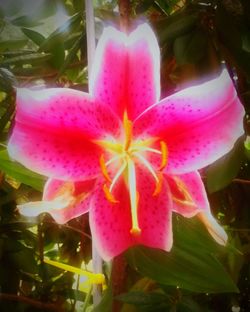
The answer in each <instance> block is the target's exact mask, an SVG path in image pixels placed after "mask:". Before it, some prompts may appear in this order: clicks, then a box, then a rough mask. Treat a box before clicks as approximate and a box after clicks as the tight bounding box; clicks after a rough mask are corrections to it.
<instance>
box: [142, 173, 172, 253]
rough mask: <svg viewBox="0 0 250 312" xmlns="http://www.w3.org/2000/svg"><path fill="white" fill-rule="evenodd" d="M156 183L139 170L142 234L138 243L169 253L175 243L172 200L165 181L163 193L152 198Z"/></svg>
mask: <svg viewBox="0 0 250 312" xmlns="http://www.w3.org/2000/svg"><path fill="white" fill-rule="evenodd" d="M154 190H155V181H154V179H153V178H152V176H151V175H149V174H148V173H145V172H143V171H142V170H138V191H139V195H140V197H139V208H138V209H139V224H140V226H141V229H142V232H141V235H140V236H138V238H137V242H138V243H140V244H142V245H146V246H148V247H153V248H160V249H163V250H166V251H169V250H170V249H171V247H172V243H173V236H172V235H173V234H172V213H171V211H172V198H171V196H170V191H169V188H168V185H167V183H166V181H165V180H163V185H162V189H161V192H160V193H159V194H158V195H157V196H152V194H153V193H154Z"/></svg>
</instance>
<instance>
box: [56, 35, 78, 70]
mask: <svg viewBox="0 0 250 312" xmlns="http://www.w3.org/2000/svg"><path fill="white" fill-rule="evenodd" d="M83 38H84V36H83V35H82V36H81V37H80V38H78V39H77V40H76V41H75V43H74V45H73V47H72V49H71V50H70V51H69V53H68V55H67V57H66V58H65V61H64V63H63V65H62V67H61V68H60V71H59V73H58V76H60V75H61V74H62V73H63V72H64V71H65V70H66V68H67V66H68V65H69V64H70V63H71V61H72V60H73V59H74V57H76V55H77V51H78V50H79V49H80V47H81V44H82V41H83Z"/></svg>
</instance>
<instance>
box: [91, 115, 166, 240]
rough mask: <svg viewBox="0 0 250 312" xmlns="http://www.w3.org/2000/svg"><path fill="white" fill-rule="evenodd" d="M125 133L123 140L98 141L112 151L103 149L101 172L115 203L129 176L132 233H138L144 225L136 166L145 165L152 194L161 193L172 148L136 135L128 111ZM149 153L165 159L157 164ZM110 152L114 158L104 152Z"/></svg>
mask: <svg viewBox="0 0 250 312" xmlns="http://www.w3.org/2000/svg"><path fill="white" fill-rule="evenodd" d="M122 133H123V135H124V136H123V138H122V139H120V140H114V141H110V140H98V141H95V143H96V144H98V145H99V146H101V147H102V148H103V149H104V151H105V152H108V153H105V154H104V153H103V154H102V155H101V157H100V160H99V163H100V169H101V173H102V175H103V177H104V178H105V181H106V182H105V183H104V185H103V192H104V195H105V197H106V199H107V200H108V201H109V202H110V203H112V204H114V205H115V204H117V203H119V200H118V199H117V198H115V196H114V195H113V190H114V187H115V185H116V184H117V182H118V181H119V179H121V178H123V179H124V180H125V184H126V185H127V188H128V193H129V202H130V211H131V229H130V233H131V235H133V236H138V235H140V234H141V228H140V224H139V219H138V205H139V201H140V194H139V192H138V188H137V176H136V167H137V166H138V165H142V166H143V167H144V168H145V169H146V170H147V171H148V172H149V173H150V174H151V175H152V176H153V178H154V180H155V189H154V192H153V193H152V196H158V195H159V194H160V192H161V190H162V183H163V173H162V171H163V169H164V168H165V167H166V166H167V162H168V149H167V145H166V143H165V142H164V141H159V142H158V140H157V139H156V138H148V139H144V140H140V139H138V138H137V139H134V137H133V122H132V121H131V120H130V119H129V118H128V115H127V112H125V113H124V115H123V131H122ZM156 144H158V146H159V147H158V148H155V145H156ZM148 153H153V154H158V155H159V158H160V161H161V162H160V165H159V167H158V168H154V166H153V165H152V164H151V163H150V161H149V160H148V159H147V154H148ZM106 154H108V155H110V158H107V159H105V156H104V155H106ZM106 157H107V156H106ZM111 165H114V167H115V170H110V166H111ZM111 171H112V175H111V174H110V172H111Z"/></svg>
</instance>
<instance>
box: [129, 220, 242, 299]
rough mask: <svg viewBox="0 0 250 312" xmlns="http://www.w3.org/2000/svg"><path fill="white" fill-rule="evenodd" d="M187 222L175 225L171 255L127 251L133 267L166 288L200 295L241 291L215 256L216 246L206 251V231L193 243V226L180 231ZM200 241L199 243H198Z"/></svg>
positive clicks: (146, 250)
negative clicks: (178, 288) (174, 288)
mask: <svg viewBox="0 0 250 312" xmlns="http://www.w3.org/2000/svg"><path fill="white" fill-rule="evenodd" d="M177 220H178V221H177ZM183 220H184V218H178V219H175V221H177V224H176V222H175V224H174V246H173V248H172V250H171V252H165V251H162V250H159V249H152V248H147V247H144V246H136V247H133V248H130V249H129V250H128V251H127V252H126V255H127V259H128V262H129V263H130V265H131V266H132V267H133V268H134V269H135V270H137V271H138V272H139V273H141V274H142V275H143V276H147V277H149V278H152V279H153V280H155V281H156V282H158V283H160V284H163V285H172V286H178V287H180V288H183V289H187V290H191V291H195V292H200V293H206V292H209V293H220V292H221V293H223V292H237V291H238V289H237V287H236V285H235V284H234V282H233V281H232V279H231V277H230V276H229V275H228V273H227V272H226V271H225V269H224V268H223V266H222V265H221V264H220V262H219V261H218V260H217V259H216V258H215V256H214V255H213V254H212V253H211V250H212V247H211V246H212V245H210V247H209V248H208V250H207V251H206V246H207V245H206V244H207V240H208V239H207V237H206V236H204V234H202V232H203V231H204V230H205V229H203V230H201V229H200V230H199V231H200V232H201V235H195V239H194V241H192V240H190V237H192V236H194V234H193V233H192V232H193V228H192V226H191V227H190V228H189V227H188V226H187V225H185V224H184V226H183V227H182V230H181V231H179V230H178V228H181V225H182V221H183ZM188 221H189V220H188ZM191 222H192V220H191ZM176 225H177V226H176ZM176 232H177V235H176ZM196 241H199V243H198V244H195V242H196ZM199 246H203V247H202V248H201V247H199Z"/></svg>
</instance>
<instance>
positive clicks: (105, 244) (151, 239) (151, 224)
mask: <svg viewBox="0 0 250 312" xmlns="http://www.w3.org/2000/svg"><path fill="white" fill-rule="evenodd" d="M137 183H138V189H137V190H138V192H139V194H140V195H139V196H140V197H139V207H138V219H139V226H140V228H141V234H140V235H139V236H134V235H132V234H130V230H131V226H132V225H131V224H132V222H131V213H130V201H129V194H128V189H127V187H126V185H125V183H124V181H122V179H121V181H119V182H118V183H117V185H116V186H115V189H114V190H113V194H114V196H115V198H116V199H117V200H119V203H115V204H112V203H110V202H109V201H107V199H106V198H105V196H104V192H103V191H102V183H100V184H99V187H98V189H97V190H96V192H95V194H94V195H93V200H92V202H91V210H90V226H91V232H92V237H93V240H94V242H95V244H96V246H97V249H98V250H99V252H100V254H101V256H102V257H103V259H105V260H109V259H111V258H113V257H114V256H116V255H118V254H120V253H121V252H123V251H124V250H126V249H127V248H128V247H130V246H133V245H136V244H143V245H146V246H149V247H154V248H161V249H164V250H170V249H171V246H172V221H171V207H172V203H171V199H170V198H169V191H168V188H167V184H166V183H164V185H163V189H162V191H161V193H160V194H159V195H158V196H155V197H154V196H152V194H153V192H154V188H155V182H154V180H153V178H152V177H151V176H149V175H148V173H145V172H143V171H141V170H138V173H137Z"/></svg>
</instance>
